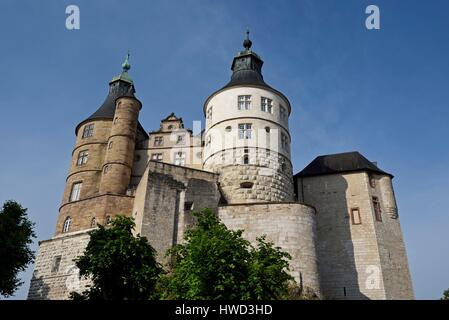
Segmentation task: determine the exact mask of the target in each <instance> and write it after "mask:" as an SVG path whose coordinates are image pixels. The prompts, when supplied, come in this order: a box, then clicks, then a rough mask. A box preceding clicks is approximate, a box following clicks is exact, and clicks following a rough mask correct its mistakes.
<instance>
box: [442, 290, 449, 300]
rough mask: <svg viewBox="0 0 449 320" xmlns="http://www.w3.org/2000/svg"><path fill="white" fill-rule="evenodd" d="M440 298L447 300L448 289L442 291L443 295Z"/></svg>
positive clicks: (448, 297)
mask: <svg viewBox="0 0 449 320" xmlns="http://www.w3.org/2000/svg"><path fill="white" fill-rule="evenodd" d="M441 300H449V289H447V290H446V291H444V292H443V297H442V298H441Z"/></svg>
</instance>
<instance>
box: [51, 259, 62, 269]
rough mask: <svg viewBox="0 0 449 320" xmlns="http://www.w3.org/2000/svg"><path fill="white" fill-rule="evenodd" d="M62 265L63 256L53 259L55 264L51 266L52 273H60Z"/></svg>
mask: <svg viewBox="0 0 449 320" xmlns="http://www.w3.org/2000/svg"><path fill="white" fill-rule="evenodd" d="M60 264H61V256H55V257H53V263H52V264H51V273H56V272H58V271H59V265H60Z"/></svg>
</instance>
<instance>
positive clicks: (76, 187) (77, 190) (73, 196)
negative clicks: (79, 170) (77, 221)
mask: <svg viewBox="0 0 449 320" xmlns="http://www.w3.org/2000/svg"><path fill="white" fill-rule="evenodd" d="M82 185H83V184H82V183H81V182H76V183H74V184H73V185H72V192H71V193H70V201H78V200H79V199H80V194H81V186H82Z"/></svg>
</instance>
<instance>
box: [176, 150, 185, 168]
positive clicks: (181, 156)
mask: <svg viewBox="0 0 449 320" xmlns="http://www.w3.org/2000/svg"><path fill="white" fill-rule="evenodd" d="M174 164H175V165H177V166H185V164H186V154H185V153H184V152H176V153H175V162H174Z"/></svg>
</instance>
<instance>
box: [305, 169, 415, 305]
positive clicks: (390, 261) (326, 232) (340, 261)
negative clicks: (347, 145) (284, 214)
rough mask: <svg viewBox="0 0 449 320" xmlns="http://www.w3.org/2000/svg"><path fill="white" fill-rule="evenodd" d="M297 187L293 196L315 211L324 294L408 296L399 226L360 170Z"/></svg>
mask: <svg viewBox="0 0 449 320" xmlns="http://www.w3.org/2000/svg"><path fill="white" fill-rule="evenodd" d="M375 178H376V177H375ZM376 179H377V180H379V177H377V178H376ZM297 190H298V198H299V199H302V201H304V202H305V203H307V204H310V205H312V206H314V207H315V208H316V210H317V240H318V242H317V252H318V261H319V263H318V267H319V272H320V278H321V288H322V293H323V295H324V297H325V298H328V299H402V298H413V292H412V291H411V281H410V278H409V273H408V263H407V261H406V255H405V249H404V243H403V241H402V234H401V230H400V227H399V224H398V221H396V220H395V219H391V216H390V215H387V214H386V210H385V209H384V206H385V203H384V202H383V200H382V192H381V190H380V186H379V183H378V182H377V183H376V188H373V187H372V186H371V185H370V181H369V176H368V174H367V173H365V172H355V173H346V174H334V175H323V176H316V177H307V178H303V179H298V188H297ZM373 196H378V197H379V199H380V202H381V210H382V213H381V218H382V221H378V219H376V215H375V211H374V206H373V199H372V197H373ZM390 201H391V197H390ZM393 270H394V271H393ZM394 288H396V289H394ZM398 288H400V290H404V291H403V292H402V293H401V292H399V291H398Z"/></svg>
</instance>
